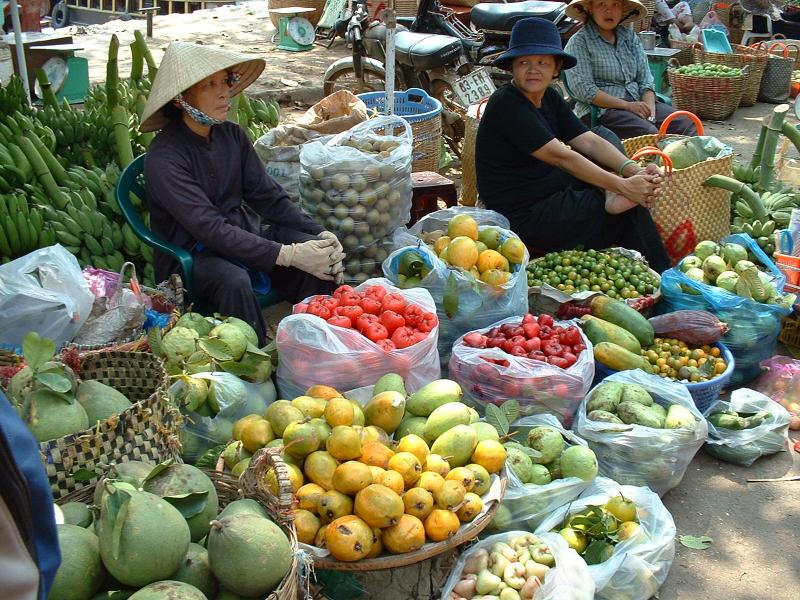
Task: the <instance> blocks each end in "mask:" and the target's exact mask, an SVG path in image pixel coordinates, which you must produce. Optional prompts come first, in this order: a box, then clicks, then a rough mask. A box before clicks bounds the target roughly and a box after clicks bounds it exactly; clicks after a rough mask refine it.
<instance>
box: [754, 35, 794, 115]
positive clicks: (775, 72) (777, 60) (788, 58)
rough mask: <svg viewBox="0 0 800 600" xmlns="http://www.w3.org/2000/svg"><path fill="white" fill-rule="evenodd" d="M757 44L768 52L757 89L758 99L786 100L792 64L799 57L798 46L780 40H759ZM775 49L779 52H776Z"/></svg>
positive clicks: (767, 100)
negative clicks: (759, 85)
mask: <svg viewBox="0 0 800 600" xmlns="http://www.w3.org/2000/svg"><path fill="white" fill-rule="evenodd" d="M757 46H758V47H759V48H762V49H764V50H766V51H767V52H768V53H769V54H768V56H767V65H766V67H765V68H764V75H763V76H762V77H761V88H760V89H759V90H758V101H759V102H769V103H771V104H781V103H782V102H786V101H787V100H788V99H789V92H790V91H791V88H792V72H793V71H794V65H795V62H796V61H797V59H798V57H800V46H798V45H797V44H786V43H784V42H780V41H774V42H769V43H767V42H761V43H759V44H757ZM776 49H777V51H778V52H779V53H776ZM792 53H794V55H793V56H792Z"/></svg>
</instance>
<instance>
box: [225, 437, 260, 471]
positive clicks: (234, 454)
mask: <svg viewBox="0 0 800 600" xmlns="http://www.w3.org/2000/svg"><path fill="white" fill-rule="evenodd" d="M251 456H253V454H252V452H248V451H247V449H246V448H245V447H244V445H243V444H242V442H231V443H230V444H228V445H227V446H226V447H225V450H224V452H223V453H222V460H224V461H225V466H226V467H228V468H229V469H232V468H233V467H235V466H236V463H238V462H241V461H243V460H244V459H245V458H250V457H251Z"/></svg>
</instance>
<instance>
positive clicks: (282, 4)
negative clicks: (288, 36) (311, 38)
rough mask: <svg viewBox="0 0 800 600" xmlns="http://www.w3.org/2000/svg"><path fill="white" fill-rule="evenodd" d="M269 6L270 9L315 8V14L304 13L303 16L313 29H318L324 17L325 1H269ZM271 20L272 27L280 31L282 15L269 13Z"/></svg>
mask: <svg viewBox="0 0 800 600" xmlns="http://www.w3.org/2000/svg"><path fill="white" fill-rule="evenodd" d="M267 6H268V7H269V8H290V7H291V8H313V9H314V12H310V13H303V14H302V15H301V16H302V17H303V18H304V19H306V20H307V21H309V22H310V23H311V25H312V26H313V27H316V26H317V23H318V22H319V20H320V18H321V17H322V11H323V9H324V8H325V0H267ZM269 20H270V21H272V26H273V27H274V28H275V29H278V27H279V26H280V20H281V15H279V14H278V13H273V12H271V13H269Z"/></svg>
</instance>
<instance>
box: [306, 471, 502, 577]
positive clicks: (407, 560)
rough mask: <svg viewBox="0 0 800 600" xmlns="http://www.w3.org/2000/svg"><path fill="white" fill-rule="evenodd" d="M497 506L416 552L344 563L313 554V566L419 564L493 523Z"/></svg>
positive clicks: (359, 568) (364, 568) (377, 568)
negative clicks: (455, 531)
mask: <svg viewBox="0 0 800 600" xmlns="http://www.w3.org/2000/svg"><path fill="white" fill-rule="evenodd" d="M507 483H508V478H507V477H506V474H505V470H504V471H501V473H500V486H501V494H500V495H501V497H502V495H503V494H505V489H506V485H507ZM499 508H500V502H499V501H493V502H492V503H491V504H490V505H489V509H488V510H487V511H486V512H485V513H483V514H482V515H480V516H479V517H478V518H476V519H475V520H474V521H472V522H471V523H464V524H463V525H462V526H461V528H460V529H459V530H458V532H457V533H456V534H455V535H453V536H452V537H450V538H448V539H446V540H444V541H443V542H435V543H433V542H428V543H426V544H425V545H424V546H423V547H422V548H420V549H419V550H417V551H416V552H408V553H406V554H391V555H383V556H379V557H377V558H367V559H363V560H359V561H356V562H344V561H340V560H336V559H335V558H333V557H331V556H327V557H318V556H315V557H314V567H315V568H317V569H328V570H331V571H380V570H383V569H396V568H398V567H405V566H408V565H413V564H417V563H420V562H422V561H424V560H428V559H431V558H433V557H435V556H439V555H440V554H443V553H445V552H447V551H449V550H453V549H454V548H457V547H458V546H460V545H461V544H464V543H466V542H469V541H470V540H473V539H475V538H476V537H477V536H478V535H479V534H480V533H481V532H482V531H483V530H484V529H486V527H488V526H489V523H491V522H492V519H493V518H494V515H495V514H497V511H498V509H499Z"/></svg>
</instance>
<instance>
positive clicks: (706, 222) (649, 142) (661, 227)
mask: <svg viewBox="0 0 800 600" xmlns="http://www.w3.org/2000/svg"><path fill="white" fill-rule="evenodd" d="M681 115H684V116H689V117H690V118H692V120H693V121H694V122H695V126H696V127H697V134H698V135H703V133H704V130H703V124H702V123H701V122H700V120H699V119H698V118H697V116H696V115H693V114H692V113H688V112H687V111H677V112H674V113H672V114H671V115H669V116H668V117H667V118H666V119H664V122H663V123H662V125H661V129H660V130H659V132H658V134H654V135H642V136H639V137H635V138H629V139H627V140H623V141H622V143H623V145H624V146H625V152H626V153H627V154H628V156H631V157H638V156H639V155H637V153H638V152H640V151H643V154H646V153H650V152H660V151H659V150H658V148H657V144H658V142H660V141H663V140H664V139H669V140H679V139H683V138H684V137H685V136H679V135H669V134H667V133H666V131H667V127H668V126H669V123H670V122H671V121H672V119H674V118H676V117H678V116H681ZM647 147H651V148H653V147H655V150H652V151H650V150H646V148H647ZM732 165H733V155H732V154H729V155H728V156H725V157H723V158H712V159H708V160H704V161H702V162H699V163H696V164H694V165H692V166H691V167H688V168H686V169H675V170H673V171H672V173H671V174H670V175H668V176H667V177H666V178H665V181H664V184H663V186H662V187H661V197H660V198H659V200H658V204H657V206H656V208H655V209H654V210H653V213H652V214H653V220H654V221H655V223H656V227H657V228H658V232H659V234H660V235H661V239H662V240H663V242H664V246H666V249H667V253H668V254H669V256H670V258H671V259H672V262H673V264H675V263H677V262H678V261H679V260H680V259H681V258H683V257H684V256H686V255H687V254H689V253H690V252H692V251H693V250H694V247H695V246H696V245H697V243H698V242H700V241H702V240H719V239H721V238H723V237H725V236H726V235H728V234H729V233H730V192H727V191H725V190H722V189H719V188H711V187H705V186H703V182H704V181H705V180H706V179H708V178H709V177H710V176H711V175H727V176H728V177H731V176H732Z"/></svg>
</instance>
